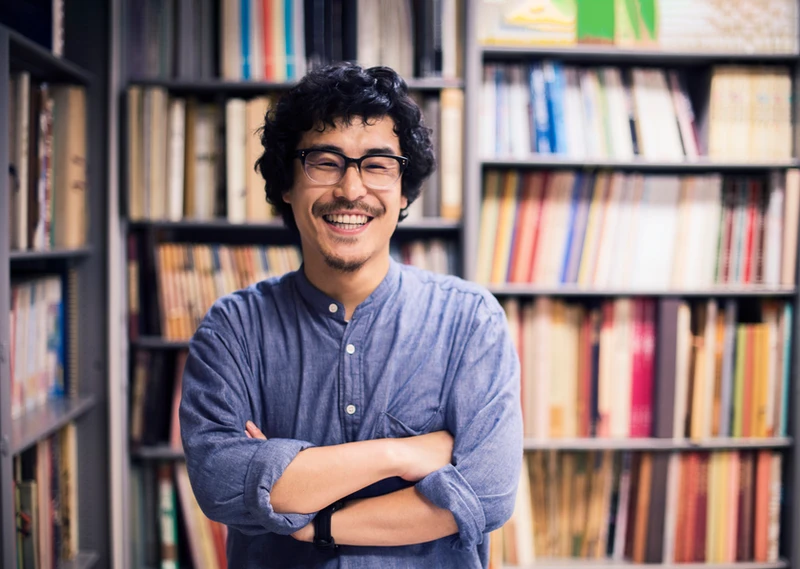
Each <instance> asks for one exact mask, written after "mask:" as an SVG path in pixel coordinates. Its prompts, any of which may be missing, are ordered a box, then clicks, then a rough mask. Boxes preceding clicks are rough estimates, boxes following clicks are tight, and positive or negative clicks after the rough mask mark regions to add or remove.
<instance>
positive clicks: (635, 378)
mask: <svg viewBox="0 0 800 569" xmlns="http://www.w3.org/2000/svg"><path fill="white" fill-rule="evenodd" d="M642 302H643V301H642V299H640V298H636V299H634V300H633V318H632V320H631V326H632V333H633V346H632V354H631V359H632V360H633V361H632V362H631V375H632V377H631V423H630V426H629V427H628V428H629V432H630V436H632V437H644V436H645V435H644V434H643V433H642V415H643V407H644V405H645V402H644V377H643V375H642V372H643V367H642V346H643V345H644V326H643V320H644V310H643V304H642ZM623 381H624V379H623Z"/></svg>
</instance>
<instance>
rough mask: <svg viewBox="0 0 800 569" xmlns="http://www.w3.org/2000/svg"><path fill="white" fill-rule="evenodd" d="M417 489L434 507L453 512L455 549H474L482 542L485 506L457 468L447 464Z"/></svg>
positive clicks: (426, 478) (418, 484)
mask: <svg viewBox="0 0 800 569" xmlns="http://www.w3.org/2000/svg"><path fill="white" fill-rule="evenodd" d="M416 488H417V490H418V491H419V492H420V493H421V494H422V495H423V496H425V497H426V498H427V499H428V500H430V501H431V502H432V503H433V504H434V505H435V506H438V507H439V508H442V509H445V510H449V511H450V512H452V514H453V517H454V518H455V520H456V524H457V525H458V536H457V537H454V538H453V543H452V546H453V547H454V548H455V549H468V548H472V547H475V546H476V545H478V544H479V543H481V542H482V541H483V530H484V528H485V527H486V517H485V516H484V513H483V506H481V503H480V500H478V496H477V495H476V494H475V492H474V491H473V490H472V487H471V486H470V484H469V482H467V480H466V478H464V477H463V476H462V475H461V473H460V472H459V471H458V470H456V467H455V466H453V465H452V464H448V465H447V466H444V467H443V468H440V469H439V470H437V471H436V472H432V473H431V474H429V475H428V476H426V477H425V478H423V479H422V480H420V481H419V482H417V485H416Z"/></svg>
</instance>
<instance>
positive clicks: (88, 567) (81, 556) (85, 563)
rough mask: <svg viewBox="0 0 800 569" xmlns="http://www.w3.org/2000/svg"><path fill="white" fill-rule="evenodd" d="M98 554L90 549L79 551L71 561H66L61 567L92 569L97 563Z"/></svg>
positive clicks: (64, 568) (65, 568) (67, 568)
mask: <svg viewBox="0 0 800 569" xmlns="http://www.w3.org/2000/svg"><path fill="white" fill-rule="evenodd" d="M99 559H100V556H99V555H97V554H96V553H94V552H92V551H81V552H78V554H77V555H76V556H75V559H73V560H72V561H67V562H66V563H64V564H63V565H62V566H61V567H62V568H63V569H92V567H94V566H95V565H96V564H97V561H98V560H99Z"/></svg>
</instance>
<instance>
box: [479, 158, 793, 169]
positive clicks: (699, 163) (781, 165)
mask: <svg viewBox="0 0 800 569" xmlns="http://www.w3.org/2000/svg"><path fill="white" fill-rule="evenodd" d="M481 164H482V165H483V167H484V168H526V167H530V168H533V167H535V168H578V169H580V168H603V169H613V170H637V171H664V172H747V171H755V170H758V171H761V170H782V169H786V168H795V167H798V166H800V161H797V160H779V161H776V162H727V161H721V160H720V161H716V160H709V159H707V158H701V159H698V160H693V161H691V162H689V161H686V162H662V161H652V160H643V159H634V160H612V159H608V160H606V159H594V158H593V159H582V160H575V159H572V158H566V157H561V156H558V155H554V154H533V155H531V156H528V157H526V158H513V157H493V158H484V159H482V160H481Z"/></svg>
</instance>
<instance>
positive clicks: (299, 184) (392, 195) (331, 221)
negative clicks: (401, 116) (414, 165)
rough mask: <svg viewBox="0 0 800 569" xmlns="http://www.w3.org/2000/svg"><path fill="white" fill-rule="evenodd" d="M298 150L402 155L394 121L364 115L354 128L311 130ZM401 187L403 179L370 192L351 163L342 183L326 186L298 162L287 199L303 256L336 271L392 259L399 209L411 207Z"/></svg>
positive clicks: (339, 124)
mask: <svg viewBox="0 0 800 569" xmlns="http://www.w3.org/2000/svg"><path fill="white" fill-rule="evenodd" d="M297 148H298V149H309V148H317V149H324V150H335V151H338V152H341V153H342V154H344V155H345V156H349V157H350V158H359V157H361V156H364V155H368V154H394V155H398V156H399V155H400V154H401V153H400V140H399V139H398V137H397V135H396V134H395V133H394V121H393V120H392V119H391V118H390V117H388V116H387V117H383V118H378V119H370V121H369V123H368V124H364V123H363V122H362V120H361V118H360V117H353V119H352V120H351V122H350V124H349V125H347V124H344V123H343V122H342V121H341V120H339V121H336V127H335V128H330V127H329V126H326V128H325V130H324V131H323V132H319V130H318V129H311V130H310V131H307V132H306V133H304V134H303V136H302V138H301V139H300V142H299V143H298V146H297ZM321 167H327V164H322V165H321ZM401 183H402V177H400V178H398V179H397V180H396V181H394V182H393V183H392V184H391V185H390V186H389V187H386V188H383V189H372V188H369V187H367V186H365V185H364V183H363V182H362V180H361V177H360V176H359V172H358V169H357V167H356V165H355V164H350V165H349V166H348V167H347V168H346V170H345V173H344V177H343V178H342V179H341V180H340V181H339V182H338V183H337V184H334V185H324V184H320V183H318V182H314V181H312V180H310V179H309V177H308V176H307V175H306V173H305V172H304V170H303V162H302V160H300V159H299V158H297V159H295V160H294V185H293V186H292V189H291V190H290V191H289V192H287V193H286V194H284V196H283V199H284V201H285V202H287V203H289V204H291V206H292V212H293V213H294V218H295V221H296V222H297V227H298V229H299V230H300V237H301V241H302V244H303V255H304V257H306V258H308V257H310V256H318V257H320V258H321V259H322V260H323V261H324V262H325V263H326V264H327V265H328V266H329V267H331V268H334V269H337V270H339V271H343V272H354V271H357V270H359V269H361V268H362V267H363V266H364V265H365V264H366V263H367V262H368V261H370V260H374V259H376V258H382V257H383V256H384V255H385V256H388V255H389V240H390V238H391V236H392V234H393V233H394V230H395V229H396V227H397V219H398V216H399V213H400V209H402V208H404V207H406V205H407V203H408V200H406V198H405V197H404V196H402V194H401Z"/></svg>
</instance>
